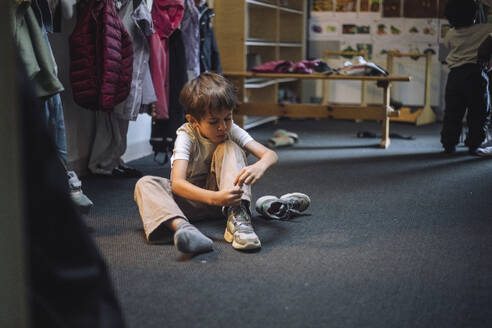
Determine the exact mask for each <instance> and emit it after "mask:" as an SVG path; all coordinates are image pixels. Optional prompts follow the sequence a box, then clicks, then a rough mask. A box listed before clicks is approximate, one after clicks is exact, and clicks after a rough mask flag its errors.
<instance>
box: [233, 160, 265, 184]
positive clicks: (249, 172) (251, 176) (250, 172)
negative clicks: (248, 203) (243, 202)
mask: <svg viewBox="0 0 492 328" xmlns="http://www.w3.org/2000/svg"><path fill="white" fill-rule="evenodd" d="M257 164H258V163H255V164H253V165H249V166H245V167H243V169H242V170H241V172H239V174H238V175H237V177H236V179H235V180H234V185H235V186H240V187H242V185H243V184H246V185H252V184H255V183H256V181H258V180H259V179H260V178H261V177H262V176H263V174H264V173H265V170H264V169H263V168H262V167H261V166H259V165H257Z"/></svg>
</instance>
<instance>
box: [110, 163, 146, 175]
mask: <svg viewBox="0 0 492 328" xmlns="http://www.w3.org/2000/svg"><path fill="white" fill-rule="evenodd" d="M111 175H112V176H113V177H120V178H141V177H142V176H143V174H142V172H140V171H139V170H137V169H136V168H134V167H131V166H128V165H122V164H120V165H118V167H115V168H114V169H113V172H112V173H111Z"/></svg>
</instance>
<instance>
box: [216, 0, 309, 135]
mask: <svg viewBox="0 0 492 328" xmlns="http://www.w3.org/2000/svg"><path fill="white" fill-rule="evenodd" d="M213 6H214V10H215V18H214V25H215V36H216V38H217V44H218V46H219V51H220V54H221V61H222V69H223V71H224V72H227V71H235V72H237V71H242V72H245V71H247V70H248V69H250V68H251V67H248V58H250V59H254V60H250V63H256V64H262V63H265V62H269V61H274V60H291V61H294V62H297V61H299V60H302V59H304V54H305V38H304V36H305V25H306V1H305V0H262V1H258V0H214V2H213ZM250 66H251V64H250ZM231 80H232V81H233V83H234V84H235V85H236V86H238V88H239V96H240V100H241V101H242V102H248V103H277V102H278V98H279V88H283V89H285V90H287V89H288V90H291V91H293V92H294V93H295V94H297V98H300V94H301V83H300V81H299V80H297V79H294V78H279V79H273V80H272V79H258V78H256V79H254V78H253V79H249V78H245V77H232V78H231ZM284 93H285V92H284ZM275 118H276V117H264V116H241V117H236V118H235V120H236V122H238V123H239V124H241V125H243V126H244V127H245V128H250V127H253V126H255V125H258V124H261V123H264V122H267V121H271V120H273V119H275Z"/></svg>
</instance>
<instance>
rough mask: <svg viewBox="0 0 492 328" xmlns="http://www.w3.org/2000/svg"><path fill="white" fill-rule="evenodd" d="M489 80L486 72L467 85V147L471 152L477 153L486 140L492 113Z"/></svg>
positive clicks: (476, 75) (477, 75)
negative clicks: (491, 113)
mask: <svg viewBox="0 0 492 328" xmlns="http://www.w3.org/2000/svg"><path fill="white" fill-rule="evenodd" d="M488 84H489V79H488V76H487V74H486V73H485V72H480V75H479V74H478V72H477V74H475V76H474V77H473V78H471V79H470V83H468V84H467V91H468V99H470V103H469V106H468V115H467V118H466V119H467V123H468V127H469V132H468V137H467V139H466V145H467V146H468V147H469V149H470V151H471V152H473V151H475V150H476V149H477V148H478V147H479V146H480V145H481V144H482V142H483V141H484V140H485V136H486V132H487V128H488V124H487V121H488V116H489V111H490V99H489V85H488Z"/></svg>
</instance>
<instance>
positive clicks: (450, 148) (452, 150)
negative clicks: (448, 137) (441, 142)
mask: <svg viewBox="0 0 492 328" xmlns="http://www.w3.org/2000/svg"><path fill="white" fill-rule="evenodd" d="M455 152H456V147H455V146H444V151H443V153H445V154H454V153H455Z"/></svg>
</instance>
